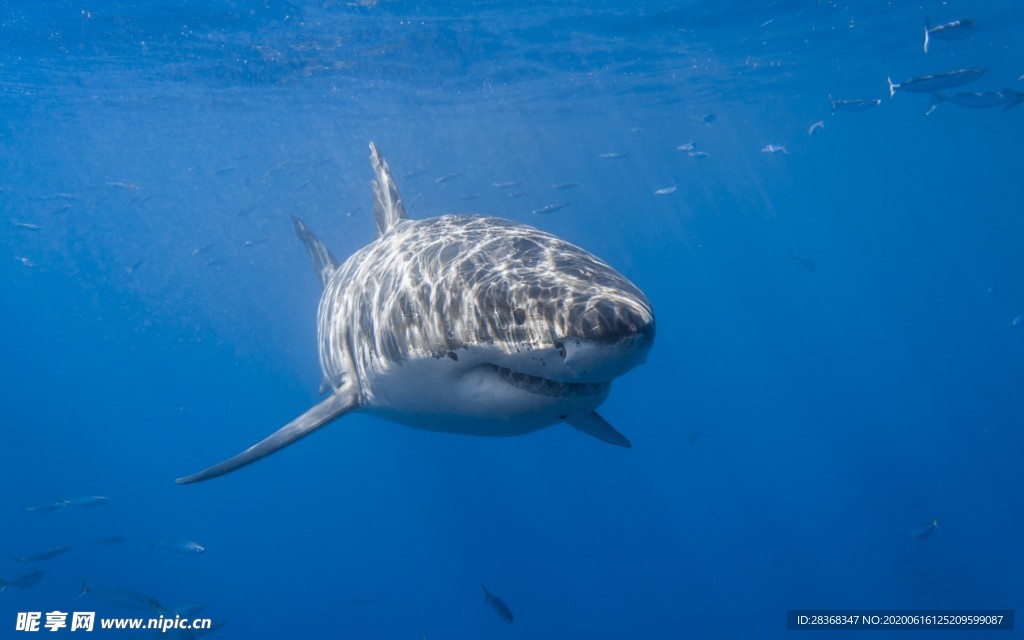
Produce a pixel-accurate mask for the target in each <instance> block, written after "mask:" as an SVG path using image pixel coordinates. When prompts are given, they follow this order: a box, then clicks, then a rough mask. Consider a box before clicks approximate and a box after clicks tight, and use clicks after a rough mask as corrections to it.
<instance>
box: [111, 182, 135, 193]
mask: <svg viewBox="0 0 1024 640" xmlns="http://www.w3.org/2000/svg"><path fill="white" fill-rule="evenodd" d="M107 186H108V187H113V188H115V189H124V190H125V191H138V190H139V185H137V184H132V183H131V182H108V183H107Z"/></svg>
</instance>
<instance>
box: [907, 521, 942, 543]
mask: <svg viewBox="0 0 1024 640" xmlns="http://www.w3.org/2000/svg"><path fill="white" fill-rule="evenodd" d="M938 528H939V519H938V518H935V519H933V520H932V521H931V522H927V523H925V524H922V525H921V526H920V527H918V528H916V529H914V530H913V531H911V532H910V537H911V538H913V539H914V540H924V539H925V538H928V537H930V536H931V535H932V534H933V533H935V530H936V529H938Z"/></svg>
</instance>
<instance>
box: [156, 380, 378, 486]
mask: <svg viewBox="0 0 1024 640" xmlns="http://www.w3.org/2000/svg"><path fill="white" fill-rule="evenodd" d="M357 405H358V392H357V386H356V385H355V384H354V383H352V382H349V383H348V384H346V385H344V386H343V387H342V388H340V389H338V390H337V391H335V392H334V393H332V394H331V395H330V397H328V398H327V399H326V400H324V401H323V402H321V403H319V404H317V405H315V406H314V407H313V408H312V409H310V410H308V411H306V413H304V414H302V415H301V416H299V417H298V418H295V419H294V420H292V421H291V422H289V423H288V424H286V425H285V426H283V427H281V428H280V429H278V430H277V431H275V432H274V433H273V434H271V435H270V436H268V437H266V438H264V439H263V440H261V441H260V442H257V443H256V444H254V445H253V446H251V447H249V448H248V449H246V450H245V451H243V452H241V453H239V454H238V455H236V456H234V457H231V458H228V459H227V460H224V461H223V462H219V463H217V464H215V465H213V466H212V467H209V468H207V469H204V470H202V471H200V472H199V473H194V474H192V475H190V476H185V477H184V478H178V479H177V480H175V482H177V483H178V484H191V483H193V482H202V481H203V480H209V479H210V478H216V477H217V476H222V475H224V474H226V473H231V472H232V471H235V470H237V469H241V468H242V467H244V466H246V465H248V464H252V463H253V462H256V461H257V460H259V459H261V458H265V457H267V456H269V455H270V454H272V453H274V452H276V451H279V450H280V449H283V448H285V447H287V446H288V445H290V444H291V443H293V442H295V441H296V440H299V439H301V438H304V437H306V436H308V435H309V434H311V433H313V432H314V431H316V430H317V429H319V428H320V427H322V426H324V425H326V424H327V423H329V422H331V421H333V420H336V419H338V418H340V417H341V416H343V415H345V414H346V413H348V412H349V411H352V410H353V409H355V408H356V406H357Z"/></svg>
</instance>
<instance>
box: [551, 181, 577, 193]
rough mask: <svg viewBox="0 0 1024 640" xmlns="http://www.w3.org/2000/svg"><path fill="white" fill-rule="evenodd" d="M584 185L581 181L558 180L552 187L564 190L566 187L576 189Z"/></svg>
mask: <svg viewBox="0 0 1024 640" xmlns="http://www.w3.org/2000/svg"><path fill="white" fill-rule="evenodd" d="M582 186H583V184H582V183H580V182H556V183H555V184H553V185H551V188H552V189H555V190H556V191H564V190H565V189H576V188H577V187H582Z"/></svg>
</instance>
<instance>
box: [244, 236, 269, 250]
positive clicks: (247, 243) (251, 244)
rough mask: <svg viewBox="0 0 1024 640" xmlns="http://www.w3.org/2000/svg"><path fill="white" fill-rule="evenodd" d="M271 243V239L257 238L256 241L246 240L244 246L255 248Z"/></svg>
mask: <svg viewBox="0 0 1024 640" xmlns="http://www.w3.org/2000/svg"><path fill="white" fill-rule="evenodd" d="M269 241H270V238H256V239H255V240H246V241H245V244H244V245H243V246H245V247H246V248H249V247H255V246H259V245H261V244H263V243H265V242H269Z"/></svg>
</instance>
